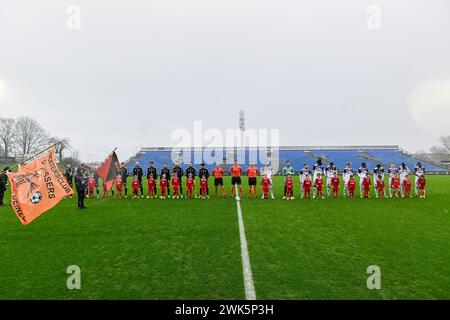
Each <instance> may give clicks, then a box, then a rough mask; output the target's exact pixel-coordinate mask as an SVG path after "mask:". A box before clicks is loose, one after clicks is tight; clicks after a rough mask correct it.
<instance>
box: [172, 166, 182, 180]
mask: <svg viewBox="0 0 450 320" xmlns="http://www.w3.org/2000/svg"><path fill="white" fill-rule="evenodd" d="M172 171H173V173H176V174H177V177H178V178H180V179H181V178H182V177H183V174H184V172H183V169H182V168H181V167H180V166H178V167H173V169H172Z"/></svg>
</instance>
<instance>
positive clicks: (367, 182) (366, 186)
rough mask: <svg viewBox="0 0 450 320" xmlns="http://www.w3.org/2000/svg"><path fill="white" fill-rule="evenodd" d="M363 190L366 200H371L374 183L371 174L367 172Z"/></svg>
mask: <svg viewBox="0 0 450 320" xmlns="http://www.w3.org/2000/svg"><path fill="white" fill-rule="evenodd" d="M362 184H363V189H364V198H370V194H369V193H370V186H371V185H372V182H371V181H370V174H369V173H368V172H367V173H366V176H365V177H364V178H363V182H362Z"/></svg>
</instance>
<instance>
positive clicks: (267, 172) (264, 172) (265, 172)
mask: <svg viewBox="0 0 450 320" xmlns="http://www.w3.org/2000/svg"><path fill="white" fill-rule="evenodd" d="M274 175H275V170H273V168H272V167H271V166H270V163H269V162H267V163H266V165H265V166H264V167H263V168H262V169H261V176H263V177H268V178H269V180H270V196H271V197H272V199H275V197H274V195H273V188H272V185H273V182H272V177H273V176H274ZM261 199H264V195H263V196H262V197H261Z"/></svg>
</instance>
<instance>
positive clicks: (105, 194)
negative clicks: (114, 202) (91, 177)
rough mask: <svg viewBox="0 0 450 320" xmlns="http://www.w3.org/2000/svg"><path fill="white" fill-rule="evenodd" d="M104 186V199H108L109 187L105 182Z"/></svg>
mask: <svg viewBox="0 0 450 320" xmlns="http://www.w3.org/2000/svg"><path fill="white" fill-rule="evenodd" d="M102 185H103V198H108V187H107V185H106V183H105V181H103V182H102Z"/></svg>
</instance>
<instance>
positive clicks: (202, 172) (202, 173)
mask: <svg viewBox="0 0 450 320" xmlns="http://www.w3.org/2000/svg"><path fill="white" fill-rule="evenodd" d="M198 175H199V176H200V177H203V176H204V177H205V179H206V180H208V179H209V171H208V169H207V168H206V166H205V164H204V163H202V164H201V165H200V170H199V171H198ZM206 197H207V198H209V186H207V187H206Z"/></svg>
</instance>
